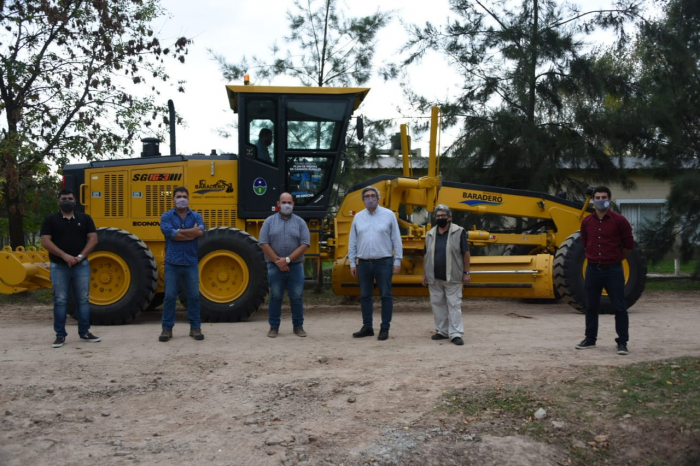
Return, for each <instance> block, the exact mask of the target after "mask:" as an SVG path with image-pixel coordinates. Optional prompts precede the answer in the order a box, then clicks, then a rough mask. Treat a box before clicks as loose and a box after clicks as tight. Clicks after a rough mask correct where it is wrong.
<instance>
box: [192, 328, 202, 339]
mask: <svg viewBox="0 0 700 466" xmlns="http://www.w3.org/2000/svg"><path fill="white" fill-rule="evenodd" d="M190 336H191V337H192V338H194V339H195V340H204V334H202V329H201V328H191V329H190Z"/></svg>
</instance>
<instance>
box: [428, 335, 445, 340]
mask: <svg viewBox="0 0 700 466" xmlns="http://www.w3.org/2000/svg"><path fill="white" fill-rule="evenodd" d="M430 339H431V340H435V341H438V340H447V337H446V336H444V335H440V334H439V333H436V334H435V335H433V336H432V337H430Z"/></svg>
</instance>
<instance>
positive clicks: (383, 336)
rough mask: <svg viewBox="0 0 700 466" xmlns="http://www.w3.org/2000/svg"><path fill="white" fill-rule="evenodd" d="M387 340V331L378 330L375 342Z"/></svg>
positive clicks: (384, 329)
mask: <svg viewBox="0 0 700 466" xmlns="http://www.w3.org/2000/svg"><path fill="white" fill-rule="evenodd" d="M388 339H389V329H386V328H383V329H380V330H379V336H378V337H377V340H381V341H384V340H388Z"/></svg>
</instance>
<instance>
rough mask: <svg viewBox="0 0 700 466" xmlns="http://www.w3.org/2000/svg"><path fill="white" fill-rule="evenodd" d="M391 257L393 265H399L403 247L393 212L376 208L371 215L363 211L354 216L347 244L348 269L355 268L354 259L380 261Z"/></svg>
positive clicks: (367, 211) (379, 207)
mask: <svg viewBox="0 0 700 466" xmlns="http://www.w3.org/2000/svg"><path fill="white" fill-rule="evenodd" d="M392 256H393V257H394V265H401V259H403V246H402V244H401V232H400V231H399V222H398V221H397V220H396V215H395V214H394V212H392V211H391V210H389V209H386V208H384V207H382V206H377V209H376V210H375V211H374V213H373V214H370V213H369V210H367V209H365V210H363V211H361V212H360V213H358V214H357V215H355V218H354V219H353V220H352V227H350V242H349V244H348V259H349V260H350V267H355V264H356V263H357V262H356V259H382V258H384V257H392Z"/></svg>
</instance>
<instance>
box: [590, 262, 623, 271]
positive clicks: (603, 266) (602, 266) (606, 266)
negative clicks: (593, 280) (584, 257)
mask: <svg viewBox="0 0 700 466" xmlns="http://www.w3.org/2000/svg"><path fill="white" fill-rule="evenodd" d="M618 265H620V263H619V262H615V263H614V264H596V263H593V262H589V263H588V266H589V267H593V268H594V269H598V270H608V269H612V268H613V267H617V266H618Z"/></svg>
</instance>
